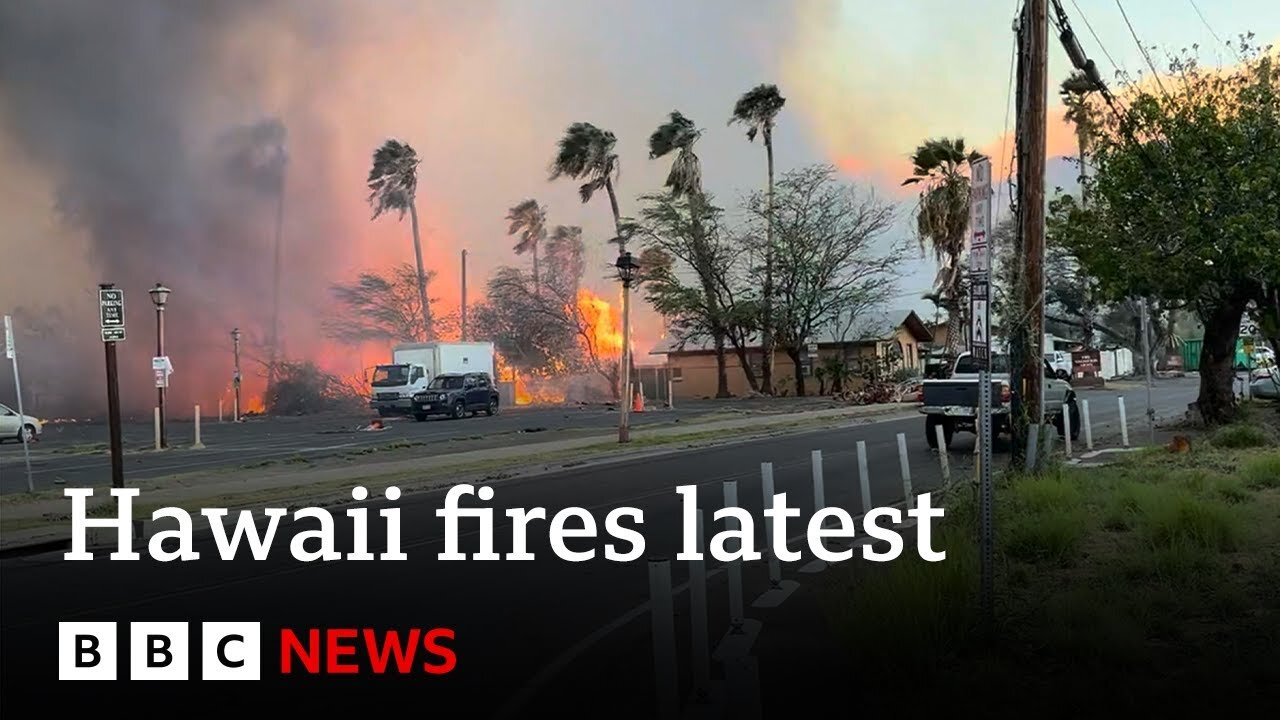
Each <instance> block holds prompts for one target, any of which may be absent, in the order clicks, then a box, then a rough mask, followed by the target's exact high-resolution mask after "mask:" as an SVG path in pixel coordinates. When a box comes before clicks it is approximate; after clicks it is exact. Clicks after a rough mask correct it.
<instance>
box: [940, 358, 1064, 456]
mask: <svg viewBox="0 0 1280 720" xmlns="http://www.w3.org/2000/svg"><path fill="white" fill-rule="evenodd" d="M1044 373H1045V379H1044V384H1043V385H1042V388H1043V392H1044V413H1045V417H1046V418H1048V419H1049V420H1050V422H1052V423H1053V426H1054V427H1055V428H1057V430H1058V434H1059V435H1063V434H1064V432H1065V427H1064V426H1063V422H1062V414H1063V412H1064V411H1065V412H1067V413H1069V415H1070V419H1071V439H1072V440H1075V439H1077V438H1078V437H1079V435H1080V409H1079V407H1077V405H1076V393H1075V390H1073V389H1072V388H1071V383H1070V382H1068V381H1066V380H1063V379H1061V378H1059V377H1058V373H1057V372H1056V371H1055V370H1054V368H1053V366H1052V365H1050V364H1049V362H1048V361H1047V360H1046V361H1045V363H1044ZM922 384H923V389H922V390H921V394H920V399H921V404H920V412H921V413H923V414H924V416H925V417H924V420H925V423H924V426H925V441H926V442H928V443H929V447H930V448H935V449H936V448H937V446H938V436H937V430H936V428H937V427H941V428H942V442H943V443H944V444H945V445H946V447H951V437H952V435H954V434H955V432H956V431H957V430H960V431H965V432H972V433H977V420H978V391H979V389H980V388H979V386H978V365H977V362H976V361H975V360H974V358H973V356H972V355H971V354H969V353H963V354H961V355H960V356H959V357H957V358H956V363H955V366H954V368H953V369H952V371H951V376H950V377H949V378H946V379H942V380H925V381H924V382H923V383H922ZM1009 395H1010V392H1009V356H1008V355H1003V354H996V355H993V356H992V359H991V432H992V435H993V436H998V435H999V434H1000V433H1002V432H1006V431H1007V430H1008V417H1009Z"/></svg>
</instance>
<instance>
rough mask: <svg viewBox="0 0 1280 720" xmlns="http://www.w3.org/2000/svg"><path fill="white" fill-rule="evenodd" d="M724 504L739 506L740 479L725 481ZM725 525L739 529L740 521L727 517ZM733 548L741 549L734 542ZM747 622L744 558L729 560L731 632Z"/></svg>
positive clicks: (736, 630)
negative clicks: (744, 595)
mask: <svg viewBox="0 0 1280 720" xmlns="http://www.w3.org/2000/svg"><path fill="white" fill-rule="evenodd" d="M724 506H725V507H737V506H738V481H737V480H726V481H725V482H724ZM725 525H726V526H728V527H730V528H732V529H734V530H738V529H739V528H738V521H737V520H735V519H733V518H727V519H726V520H725ZM734 545H735V547H733V548H732V549H733V550H740V549H741V548H739V547H736V543H735V544H734ZM727 549H729V548H726V550H727ZM745 622H746V613H745V612H743V610H742V560H732V561H730V562H729V628H730V629H729V632H731V633H734V634H738V633H741V632H742V626H743V624H744V623H745Z"/></svg>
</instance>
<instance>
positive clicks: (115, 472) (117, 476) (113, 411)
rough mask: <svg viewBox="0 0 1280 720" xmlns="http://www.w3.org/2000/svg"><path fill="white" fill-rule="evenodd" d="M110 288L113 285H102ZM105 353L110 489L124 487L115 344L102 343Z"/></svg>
mask: <svg viewBox="0 0 1280 720" xmlns="http://www.w3.org/2000/svg"><path fill="white" fill-rule="evenodd" d="M102 287H103V288H107V289H109V288H112V287H115V286H114V285H103V286H102ZM102 344H103V345H104V346H105V347H106V353H107V424H108V426H109V427H110V434H111V487H117V488H122V487H124V447H123V445H124V439H123V438H122V437H121V431H120V379H119V376H118V366H117V362H116V344H115V343H114V342H104V343H102Z"/></svg>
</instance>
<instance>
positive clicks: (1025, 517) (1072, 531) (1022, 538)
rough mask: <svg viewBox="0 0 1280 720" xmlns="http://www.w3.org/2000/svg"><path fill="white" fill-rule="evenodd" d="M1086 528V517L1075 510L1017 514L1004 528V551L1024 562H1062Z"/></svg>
mask: <svg viewBox="0 0 1280 720" xmlns="http://www.w3.org/2000/svg"><path fill="white" fill-rule="evenodd" d="M1087 529H1088V519H1087V517H1086V516H1085V514H1084V513H1083V512H1080V511H1079V510H1050V511H1045V512H1032V513H1026V514H1019V515H1017V516H1016V517H1014V518H1013V519H1012V520H1011V521H1009V522H1008V526H1007V529H1006V530H1005V539H1004V547H1005V552H1006V553H1007V554H1008V555H1009V557H1012V558H1015V559H1018V560H1023V561H1026V562H1041V561H1049V562H1054V563H1059V564H1065V563H1067V562H1068V561H1070V559H1071V557H1072V554H1073V552H1074V551H1075V549H1076V547H1077V546H1078V545H1079V544H1080V539H1081V538H1082V537H1084V533H1085V530H1087Z"/></svg>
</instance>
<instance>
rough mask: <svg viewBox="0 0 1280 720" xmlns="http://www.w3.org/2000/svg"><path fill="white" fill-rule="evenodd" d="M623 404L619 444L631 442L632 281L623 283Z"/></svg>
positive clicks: (621, 380)
mask: <svg viewBox="0 0 1280 720" xmlns="http://www.w3.org/2000/svg"><path fill="white" fill-rule="evenodd" d="M619 383H620V385H621V388H622V402H621V403H619V408H618V409H619V410H620V412H619V413H618V442H620V443H625V442H631V428H630V426H629V425H628V423H629V421H630V419H629V418H628V411H629V410H630V409H631V401H632V397H631V281H630V280H623V281H622V371H621V373H620V375H619Z"/></svg>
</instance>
